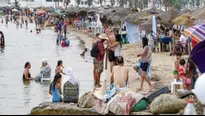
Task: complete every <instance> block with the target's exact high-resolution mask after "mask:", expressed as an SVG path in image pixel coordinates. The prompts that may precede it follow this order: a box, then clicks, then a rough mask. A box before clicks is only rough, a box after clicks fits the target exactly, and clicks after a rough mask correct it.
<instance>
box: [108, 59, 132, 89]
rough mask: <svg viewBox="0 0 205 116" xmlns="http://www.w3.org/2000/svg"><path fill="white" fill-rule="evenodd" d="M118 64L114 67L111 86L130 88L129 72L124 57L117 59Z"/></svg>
mask: <svg viewBox="0 0 205 116" xmlns="http://www.w3.org/2000/svg"><path fill="white" fill-rule="evenodd" d="M117 64H118V65H116V66H114V67H113V70H112V75H111V84H112V83H114V86H115V87H116V86H119V87H120V88H125V87H128V79H129V70H128V69H127V68H126V67H125V66H124V59H123V57H122V56H119V57H118V58H117Z"/></svg>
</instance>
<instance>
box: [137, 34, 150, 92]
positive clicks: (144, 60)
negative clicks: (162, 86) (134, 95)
mask: <svg viewBox="0 0 205 116" xmlns="http://www.w3.org/2000/svg"><path fill="white" fill-rule="evenodd" d="M142 44H143V48H144V50H143V52H142V53H141V54H138V55H137V57H141V58H140V62H141V65H140V77H141V82H140V88H138V89H137V91H142V90H143V84H144V80H145V81H147V83H148V84H149V87H150V89H149V91H151V90H152V84H151V82H150V80H149V79H148V77H147V69H148V66H149V63H148V60H149V59H148V57H149V56H148V55H149V51H150V48H149V46H148V39H147V38H143V41H142Z"/></svg>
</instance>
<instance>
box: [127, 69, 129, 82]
mask: <svg viewBox="0 0 205 116" xmlns="http://www.w3.org/2000/svg"><path fill="white" fill-rule="evenodd" d="M127 81H129V70H128V69H127Z"/></svg>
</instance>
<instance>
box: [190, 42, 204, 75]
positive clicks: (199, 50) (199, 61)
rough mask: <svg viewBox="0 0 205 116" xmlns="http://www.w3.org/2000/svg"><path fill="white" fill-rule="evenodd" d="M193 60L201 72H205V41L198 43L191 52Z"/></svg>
mask: <svg viewBox="0 0 205 116" xmlns="http://www.w3.org/2000/svg"><path fill="white" fill-rule="evenodd" d="M190 57H191V60H192V61H193V62H194V63H195V64H196V66H197V67H198V69H199V70H200V72H201V73H205V41H202V42H200V43H198V44H197V45H196V46H195V47H194V48H193V50H192V52H191V56H190Z"/></svg>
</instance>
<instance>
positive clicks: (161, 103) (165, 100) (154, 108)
mask: <svg viewBox="0 0 205 116" xmlns="http://www.w3.org/2000/svg"><path fill="white" fill-rule="evenodd" d="M185 106H186V101H185V100H183V99H179V98H177V96H176V95H171V94H163V95H160V96H159V97H157V98H155V100H154V101H153V102H152V103H151V105H150V110H151V112H152V113H153V114H170V113H171V114H172V113H173V114H176V113H178V112H179V111H180V110H181V109H184V108H185Z"/></svg>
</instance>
